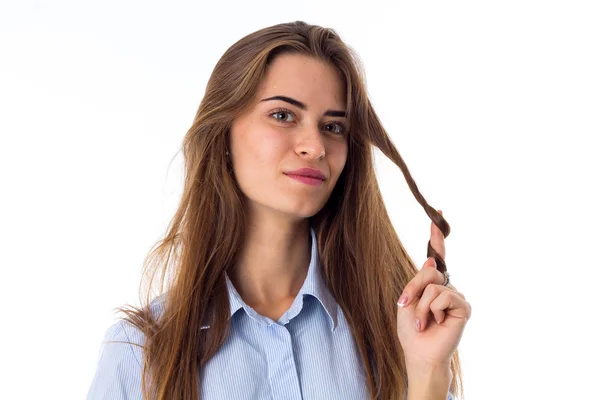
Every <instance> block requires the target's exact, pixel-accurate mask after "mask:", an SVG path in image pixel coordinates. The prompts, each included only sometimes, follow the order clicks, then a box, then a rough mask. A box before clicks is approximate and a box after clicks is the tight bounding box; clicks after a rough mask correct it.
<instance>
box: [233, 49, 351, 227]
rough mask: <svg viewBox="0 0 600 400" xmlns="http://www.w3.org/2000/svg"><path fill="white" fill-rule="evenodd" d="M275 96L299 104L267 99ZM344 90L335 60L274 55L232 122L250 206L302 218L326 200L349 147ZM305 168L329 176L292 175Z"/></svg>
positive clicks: (236, 161)
mask: <svg viewBox="0 0 600 400" xmlns="http://www.w3.org/2000/svg"><path fill="white" fill-rule="evenodd" d="M274 96H285V97H287V98H289V99H291V102H292V103H295V104H290V102H288V101H285V100H281V99H273V100H267V99H269V98H271V97H274ZM345 96H346V88H345V87H344V85H343V81H342V76H341V74H340V73H339V72H338V71H337V70H336V69H335V68H334V67H333V66H331V65H328V64H324V63H323V62H321V61H319V60H317V59H315V58H312V57H308V56H304V55H297V54H283V55H279V56H277V57H276V58H275V59H274V60H273V63H272V64H271V65H270V66H269V69H268V71H267V74H266V77H265V79H264V80H263V82H262V85H261V86H260V88H259V90H258V93H257V96H256V98H255V101H254V103H253V104H252V105H251V106H250V108H249V111H248V112H246V113H245V114H244V115H242V116H240V117H239V118H237V119H236V120H235V121H234V122H233V125H232V128H231V143H230V151H229V152H230V157H231V161H232V165H233V170H234V174H235V179H236V180H237V182H238V185H239V186H240V188H241V190H242V192H243V193H244V194H245V195H246V197H247V200H248V201H247V203H248V206H249V207H250V208H251V210H250V211H258V212H260V213H263V212H264V211H265V210H267V211H271V212H272V211H276V212H278V213H283V214H286V215H290V216H292V217H293V218H298V219H300V218H307V217H310V216H313V215H314V214H316V213H317V212H318V211H319V210H320V209H321V208H322V207H323V206H324V205H325V203H326V202H327V200H328V198H329V195H330V194H331V192H332V190H333V188H334V187H335V184H336V182H337V180H338V178H339V176H340V174H341V173H342V170H343V169H344V165H345V164H346V157H347V154H348V139H347V132H346V128H345V126H347V125H348V119H347V118H346V117H345V116H343V115H344V113H345V107H346V98H345ZM326 113H327V114H329V115H326ZM299 168H312V169H316V170H319V171H321V172H322V173H323V175H324V176H325V179H324V180H323V181H322V182H318V184H317V185H311V184H307V183H303V182H301V181H299V180H296V179H294V178H292V177H290V176H289V175H287V174H286V173H289V172H290V171H294V170H297V169H299Z"/></svg>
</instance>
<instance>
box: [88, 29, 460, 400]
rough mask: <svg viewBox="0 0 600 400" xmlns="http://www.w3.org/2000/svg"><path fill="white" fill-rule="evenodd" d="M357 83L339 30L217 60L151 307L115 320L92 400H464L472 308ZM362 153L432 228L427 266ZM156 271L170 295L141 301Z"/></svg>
mask: <svg viewBox="0 0 600 400" xmlns="http://www.w3.org/2000/svg"><path fill="white" fill-rule="evenodd" d="M361 71H362V69H361V66H360V64H359V62H358V57H357V56H356V55H355V54H354V53H353V52H352V51H351V49H350V48H349V47H348V46H346V45H345V44H344V43H343V42H342V40H341V39H340V38H339V36H338V35H337V34H336V32H335V31H333V30H331V29H325V28H322V27H319V26H314V25H308V24H306V23H304V22H301V21H297V22H294V23H286V24H279V25H275V26H271V27H268V28H265V29H262V30H259V31H257V32H254V33H252V34H250V35H248V36H246V37H244V38H242V39H241V40H240V41H238V42H237V43H235V44H234V45H233V46H231V47H230V48H229V49H228V50H227V51H226V52H225V54H224V55H223V56H222V58H221V59H220V60H219V62H218V63H217V65H216V67H215V69H214V71H213V73H212V75H211V77H210V80H209V82H208V85H207V88H206V93H205V96H204V98H203V100H202V102H201V104H200V107H199V109H198V112H197V114H196V117H195V119H194V122H193V124H192V126H191V128H190V129H189V131H188V132H187V134H186V136H185V138H184V142H183V153H184V157H185V183H184V191H183V195H182V198H181V203H180V205H179V208H178V210H177V212H176V214H175V216H174V217H173V220H172V222H171V224H170V226H169V229H168V232H167V234H166V236H165V238H164V239H163V240H161V241H160V242H159V243H158V246H157V247H155V248H154V249H153V250H152V251H151V252H150V254H149V255H148V258H147V259H146V260H145V266H146V267H147V272H148V274H149V276H150V278H151V279H150V283H151V284H150V286H149V289H148V291H147V296H146V298H145V299H144V301H145V302H144V303H143V306H142V307H140V308H135V307H131V306H128V307H122V308H119V309H120V310H121V311H122V312H124V313H125V315H126V317H125V318H123V319H121V320H119V321H118V322H117V323H115V324H114V325H113V326H111V327H110V328H109V329H108V331H107V332H106V337H105V339H106V343H105V344H104V345H103V348H102V352H101V355H100V358H99V364H98V368H97V372H96V375H95V377H94V380H93V382H92V385H91V388H90V390H89V394H88V399H138V398H142V396H143V398H146V399H198V398H201V399H285V400H291V399H327V400H334V399H386V400H387V399H390V400H391V399H394V400H397V399H405V398H408V399H410V400H413V399H446V398H453V394H454V395H458V394H461V392H462V384H461V382H462V381H461V373H460V362H459V357H458V353H457V346H458V343H459V341H460V338H461V336H462V332H463V330H464V327H465V324H466V322H467V320H468V319H469V317H470V314H471V306H470V304H469V303H468V302H466V301H465V298H464V296H463V295H462V294H461V293H459V292H458V291H457V290H456V289H455V288H454V287H453V286H451V285H449V282H448V276H449V275H448V274H447V272H446V269H445V267H446V266H445V263H444V257H445V248H444V238H445V237H446V236H447V235H448V234H449V233H450V227H449V225H448V224H447V222H446V221H445V220H444V218H443V217H442V216H441V212H439V213H438V212H436V210H435V209H433V208H432V207H431V206H429V205H428V204H427V202H426V201H425V199H424V198H423V196H422V195H421V194H420V193H419V191H418V189H417V186H416V184H415V183H414V181H413V179H412V178H411V176H410V173H409V172H408V169H407V167H406V165H405V164H404V162H403V160H402V158H401V157H400V155H399V153H398V151H397V150H396V149H395V147H394V146H393V144H392V143H391V141H390V139H389V137H388V136H387V133H386V131H385V130H384V128H383V127H382V125H381V123H380V121H379V119H378V118H377V116H376V114H375V112H374V110H373V108H372V106H371V103H370V102H369V99H368V97H367V92H366V89H365V85H364V81H363V75H362V72H361ZM372 146H377V147H378V148H379V149H380V150H381V151H382V152H383V153H384V154H385V155H386V156H388V157H389V158H390V159H392V160H393V161H394V162H395V163H396V164H397V165H398V166H399V167H400V168H401V170H402V172H403V173H404V176H405V178H406V180H407V182H408V184H409V186H410V188H411V190H412V192H413V194H414V195H415V197H416V199H417V201H419V203H420V204H421V205H422V206H423V208H424V210H425V212H426V213H427V215H428V216H429V217H430V218H431V220H432V221H433V223H432V230H431V240H430V242H429V245H428V257H429V256H431V257H429V258H428V260H427V261H426V262H425V264H424V265H423V267H422V268H421V269H420V270H418V269H417V268H416V266H415V265H414V263H413V262H412V260H411V258H410V257H409V256H408V254H407V253H406V251H405V249H404V247H403V246H402V243H401V242H400V240H399V238H398V236H397V234H396V232H395V229H394V227H393V226H392V224H391V222H390V219H389V217H388V215H387V213H386V209H385V206H384V202H383V200H382V196H381V193H380V191H379V188H378V186H377V181H376V176H375V172H374V169H373V158H372ZM157 276H159V277H160V287H161V289H163V288H166V289H165V290H163V291H162V293H161V294H160V295H159V296H157V297H155V298H154V299H153V300H152V301H150V299H151V297H152V295H151V293H152V283H154V282H155V281H154V278H155V277H157ZM400 295H402V297H400ZM398 297H400V299H399V298H398ZM417 321H418V322H417Z"/></svg>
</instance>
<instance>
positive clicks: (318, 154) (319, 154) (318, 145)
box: [296, 128, 325, 160]
mask: <svg viewBox="0 0 600 400" xmlns="http://www.w3.org/2000/svg"><path fill="white" fill-rule="evenodd" d="M296 153H298V154H299V155H301V156H305V155H308V156H310V158H314V159H317V160H320V159H322V158H323V157H325V145H324V144H323V140H322V138H321V132H320V131H319V128H317V129H314V128H307V129H305V130H304V132H303V134H302V138H301V140H300V142H299V143H298V145H297V146H296Z"/></svg>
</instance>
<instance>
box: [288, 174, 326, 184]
mask: <svg viewBox="0 0 600 400" xmlns="http://www.w3.org/2000/svg"><path fill="white" fill-rule="evenodd" d="M286 175H287V176H289V177H290V178H292V179H295V180H297V181H299V182H302V183H304V184H307V185H311V186H320V185H321V184H322V183H323V179H319V178H313V177H311V176H305V175H293V174H286Z"/></svg>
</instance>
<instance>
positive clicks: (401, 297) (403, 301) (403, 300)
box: [398, 294, 408, 307]
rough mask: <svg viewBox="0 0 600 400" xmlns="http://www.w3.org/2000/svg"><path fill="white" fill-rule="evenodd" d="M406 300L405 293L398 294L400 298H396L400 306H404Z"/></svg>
mask: <svg viewBox="0 0 600 400" xmlns="http://www.w3.org/2000/svg"><path fill="white" fill-rule="evenodd" d="M407 302H408V296H407V295H406V294H403V295H402V296H400V298H399V299H398V305H399V306H400V307H406V303H407Z"/></svg>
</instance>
